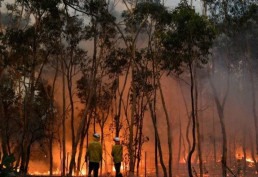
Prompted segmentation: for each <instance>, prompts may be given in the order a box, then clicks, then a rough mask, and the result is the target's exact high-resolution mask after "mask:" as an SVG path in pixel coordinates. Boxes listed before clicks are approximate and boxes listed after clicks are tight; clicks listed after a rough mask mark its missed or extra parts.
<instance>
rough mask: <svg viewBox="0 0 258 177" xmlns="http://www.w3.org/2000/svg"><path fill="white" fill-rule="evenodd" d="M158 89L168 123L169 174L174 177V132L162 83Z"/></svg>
mask: <svg viewBox="0 0 258 177" xmlns="http://www.w3.org/2000/svg"><path fill="white" fill-rule="evenodd" d="M157 82H158V87H159V91H160V96H161V102H162V105H163V109H164V112H165V117H166V123H167V136H168V137H167V138H168V154H169V155H168V169H169V170H168V171H169V172H168V174H169V177H172V168H173V164H172V163H173V161H172V160H173V157H172V156H173V151H172V132H171V125H170V121H169V116H168V111H167V108H166V103H165V99H164V94H163V91H162V88H161V84H160V81H159V80H158V81H157Z"/></svg>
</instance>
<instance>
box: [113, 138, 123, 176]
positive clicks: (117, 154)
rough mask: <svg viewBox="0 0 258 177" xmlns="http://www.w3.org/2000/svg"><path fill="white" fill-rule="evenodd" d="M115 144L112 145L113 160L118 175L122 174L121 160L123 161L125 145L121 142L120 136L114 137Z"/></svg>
mask: <svg viewBox="0 0 258 177" xmlns="http://www.w3.org/2000/svg"><path fill="white" fill-rule="evenodd" d="M114 141H115V145H113V147H112V152H111V155H112V157H113V162H114V165H115V170H116V177H119V176H122V174H121V172H120V168H121V162H122V161H123V146H122V145H121V144H120V139H119V137H115V138H114Z"/></svg>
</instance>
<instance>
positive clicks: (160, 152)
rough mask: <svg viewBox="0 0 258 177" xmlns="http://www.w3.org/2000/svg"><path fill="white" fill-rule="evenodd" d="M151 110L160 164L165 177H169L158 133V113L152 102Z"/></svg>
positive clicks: (150, 104)
mask: <svg viewBox="0 0 258 177" xmlns="http://www.w3.org/2000/svg"><path fill="white" fill-rule="evenodd" d="M148 101H149V100H148ZM149 108H150V113H151V119H152V123H153V126H154V131H155V135H156V136H157V137H156V138H157V149H158V151H159V160H160V164H161V167H162V169H163V175H164V177H167V169H166V166H165V164H164V160H163V154H162V147H161V144H160V139H159V133H158V128H157V122H155V120H157V118H156V113H155V111H154V109H153V106H152V103H151V102H150V101H149Z"/></svg>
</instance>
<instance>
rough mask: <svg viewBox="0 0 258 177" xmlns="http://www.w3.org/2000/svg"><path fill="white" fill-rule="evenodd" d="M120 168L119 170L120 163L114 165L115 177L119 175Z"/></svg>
mask: <svg viewBox="0 0 258 177" xmlns="http://www.w3.org/2000/svg"><path fill="white" fill-rule="evenodd" d="M120 168H121V162H120V163H116V164H115V169H116V177H119V175H120Z"/></svg>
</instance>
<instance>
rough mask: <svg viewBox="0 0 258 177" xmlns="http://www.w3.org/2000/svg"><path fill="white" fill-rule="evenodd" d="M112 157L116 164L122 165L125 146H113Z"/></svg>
mask: <svg viewBox="0 0 258 177" xmlns="http://www.w3.org/2000/svg"><path fill="white" fill-rule="evenodd" d="M111 155H112V157H113V161H114V163H120V162H122V161H123V146H122V145H120V144H116V145H113V147H112V152H111Z"/></svg>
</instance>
